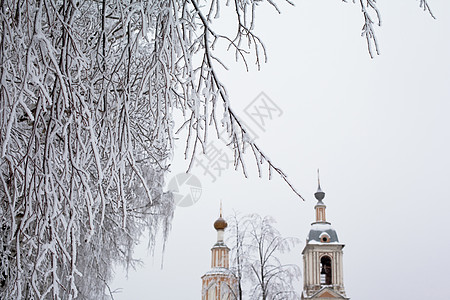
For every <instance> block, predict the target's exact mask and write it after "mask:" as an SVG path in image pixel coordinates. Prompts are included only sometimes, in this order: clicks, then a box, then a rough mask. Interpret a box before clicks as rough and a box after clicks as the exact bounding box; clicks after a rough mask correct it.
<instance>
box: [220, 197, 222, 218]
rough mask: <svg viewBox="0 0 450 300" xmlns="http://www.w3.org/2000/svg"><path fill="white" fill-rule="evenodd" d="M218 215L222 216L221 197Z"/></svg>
mask: <svg viewBox="0 0 450 300" xmlns="http://www.w3.org/2000/svg"><path fill="white" fill-rule="evenodd" d="M220 217H221V218H222V199H220Z"/></svg>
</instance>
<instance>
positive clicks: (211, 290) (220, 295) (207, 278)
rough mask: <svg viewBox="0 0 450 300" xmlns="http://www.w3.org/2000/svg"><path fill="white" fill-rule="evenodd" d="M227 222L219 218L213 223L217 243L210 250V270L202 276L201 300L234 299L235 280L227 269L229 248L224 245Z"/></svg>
mask: <svg viewBox="0 0 450 300" xmlns="http://www.w3.org/2000/svg"><path fill="white" fill-rule="evenodd" d="M227 226H228V224H227V222H226V221H225V220H224V219H223V218H222V205H221V207H220V216H219V218H218V219H217V220H216V221H215V222H214V228H215V229H216V231H217V242H216V244H215V245H214V246H213V247H212V248H211V270H210V271H208V272H207V273H206V274H205V275H203V276H202V300H234V299H236V287H237V280H236V277H235V276H234V274H233V273H232V272H231V271H230V269H229V264H230V258H229V253H230V248H228V247H227V245H225V242H224V232H225V228H227Z"/></svg>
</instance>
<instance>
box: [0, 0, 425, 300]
mask: <svg viewBox="0 0 450 300" xmlns="http://www.w3.org/2000/svg"><path fill="white" fill-rule="evenodd" d="M371 3H372V4H373V3H375V1H374V0H370V1H367V2H366V3H363V2H362V1H361V6H362V7H366V8H367V7H371V8H374V6H372V5H371ZM262 4H266V5H271V6H273V7H274V8H275V9H276V10H277V11H279V9H278V7H277V4H276V2H274V1H272V0H266V1H259V0H258V1H256V0H255V1H253V0H252V1H247V0H234V1H226V2H222V1H220V0H211V1H197V0H189V1H186V0H120V1H119V0H80V1H72V0H29V1H23V0H19V1H17V0H14V1H13V0H0V26H1V30H0V126H1V127H0V199H1V203H0V218H1V219H0V227H1V228H2V233H1V241H0V260H1V267H0V298H2V299H22V298H34V299H45V298H52V299H60V298H64V299H73V298H81V299H83V298H86V299H92V298H94V299H99V298H100V296H99V295H101V294H102V293H103V291H104V290H105V284H106V283H107V282H108V280H110V278H111V269H112V265H113V263H122V264H124V265H126V266H129V265H132V264H133V259H132V254H133V248H134V245H135V243H136V241H137V240H138V238H139V236H141V234H142V233H143V232H144V230H148V231H149V232H150V235H151V238H150V240H151V242H150V243H151V245H153V242H154V236H155V234H156V233H157V232H158V229H162V231H163V235H164V236H166V235H167V232H168V230H169V228H170V220H171V218H172V213H173V204H172V200H171V197H170V195H168V194H166V193H163V190H162V187H163V185H164V174H165V173H166V172H167V170H168V168H169V164H170V157H171V155H172V151H173V135H174V129H173V128H174V124H173V120H172V113H173V111H174V110H175V109H179V110H181V111H182V112H183V114H184V115H185V117H186V122H185V123H184V124H183V125H182V126H181V128H180V129H186V130H187V131H188V138H187V141H186V149H185V156H186V158H190V159H192V158H193V157H194V155H195V154H196V153H197V152H198V151H205V145H206V142H207V136H208V133H209V131H210V130H213V132H214V131H215V132H216V134H217V135H218V132H219V129H218V128H219V127H221V126H223V127H225V128H226V129H227V134H228V138H229V141H230V147H231V149H233V151H234V164H235V167H236V168H241V169H242V171H243V173H244V174H245V175H246V174H247V172H246V170H245V164H244V149H246V146H249V147H248V149H251V150H252V151H251V153H253V155H254V157H255V161H256V164H257V166H258V170H259V174H260V175H261V173H262V172H263V165H265V168H266V170H267V171H268V173H269V177H270V176H271V175H272V173H274V172H275V173H277V174H278V175H279V176H281V177H282V178H283V179H284V180H285V181H286V183H287V184H288V185H289V186H290V187H291V188H292V189H294V188H293V186H292V185H291V184H290V182H289V180H288V179H287V176H286V175H285V174H284V173H283V172H282V170H281V169H280V168H279V167H278V166H276V165H275V164H274V163H273V162H272V161H271V160H270V159H269V158H268V157H267V156H266V155H265V154H264V153H263V152H262V151H261V149H260V147H259V146H258V145H257V144H255V143H254V142H253V141H251V139H250V138H249V137H248V135H247V131H246V129H245V128H244V127H243V125H242V123H241V122H240V121H239V118H238V117H237V116H236V114H235V113H234V111H233V110H232V108H231V105H230V101H229V99H228V95H227V92H226V89H225V87H224V86H223V84H222V83H221V82H220V80H219V78H218V76H217V73H216V68H217V67H218V66H221V65H223V64H222V62H221V61H220V58H219V57H218V56H217V55H216V53H217V52H215V49H216V47H218V44H219V42H220V41H223V42H225V43H226V46H225V47H227V48H228V49H231V50H232V51H234V53H235V55H236V58H237V59H240V60H242V61H243V63H244V64H245V65H246V66H248V65H249V63H248V61H249V59H252V60H253V61H254V63H255V64H256V66H257V67H259V66H260V64H261V63H262V62H263V61H265V59H266V56H265V48H264V46H263V44H262V42H261V40H260V39H259V37H258V36H256V35H255V34H254V33H253V30H254V26H255V13H256V10H257V7H258V6H259V5H262ZM421 5H422V7H423V8H424V9H425V10H428V11H430V10H429V7H428V4H427V2H426V1H425V0H421ZM223 9H228V10H231V11H233V16H234V21H235V25H236V26H235V29H236V30H235V34H231V35H225V34H222V33H220V32H218V31H216V30H215V28H214V22H215V19H216V18H219V15H220V11H221V10H223ZM430 13H431V11H430ZM366 24H371V23H370V22H369V21H368V19H367V18H366ZM366 32H367V34H366V36H368V37H369V39H368V40H370V38H372V37H373V36H372V35H371V34H372V33H371V32H372V29H371V27H370V26H369V27H367V29H366ZM191 166H192V160H191V165H190V167H191ZM190 167H189V168H190ZM294 191H295V190H294ZM296 193H297V192H296ZM297 194H298V193H297ZM298 195H299V194H298ZM299 196H300V195H299Z"/></svg>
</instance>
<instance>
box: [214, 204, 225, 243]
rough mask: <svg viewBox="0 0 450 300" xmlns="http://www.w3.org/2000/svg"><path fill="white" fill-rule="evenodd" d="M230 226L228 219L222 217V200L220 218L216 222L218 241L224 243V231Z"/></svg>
mask: <svg viewBox="0 0 450 300" xmlns="http://www.w3.org/2000/svg"><path fill="white" fill-rule="evenodd" d="M227 227H228V224H227V221H225V220H224V219H223V218H222V200H221V201H220V214H219V218H218V219H217V220H216V221H215V222H214V228H215V229H216V230H217V243H223V233H224V231H225V228H227Z"/></svg>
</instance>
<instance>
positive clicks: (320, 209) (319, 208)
mask: <svg viewBox="0 0 450 300" xmlns="http://www.w3.org/2000/svg"><path fill="white" fill-rule="evenodd" d="M314 197H316V199H317V204H316V206H315V207H314V208H315V209H316V223H326V222H327V219H326V216H325V209H326V208H327V207H326V205H325V204H324V203H323V202H322V200H323V198H325V193H324V192H323V191H322V189H321V187H320V173H319V169H317V192H315V193H314Z"/></svg>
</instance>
